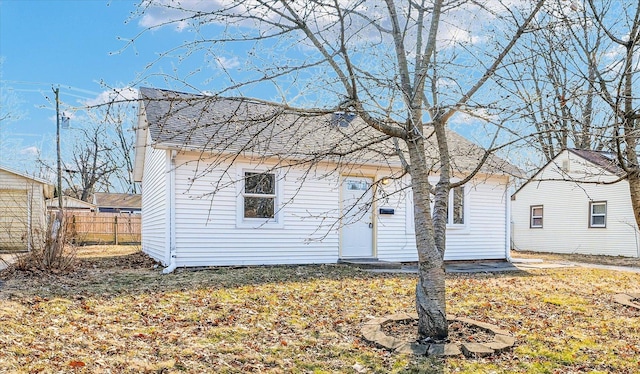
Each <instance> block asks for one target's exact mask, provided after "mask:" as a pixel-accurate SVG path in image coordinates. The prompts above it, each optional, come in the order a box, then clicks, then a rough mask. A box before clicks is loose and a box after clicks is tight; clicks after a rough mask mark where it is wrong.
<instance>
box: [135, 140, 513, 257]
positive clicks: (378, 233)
mask: <svg viewBox="0 0 640 374" xmlns="http://www.w3.org/2000/svg"><path fill="white" fill-rule="evenodd" d="M214 157H215V156H214ZM168 162H169V155H168V152H166V151H153V152H149V153H148V154H147V156H146V161H145V170H144V179H145V180H144V181H143V248H144V250H145V252H147V253H149V254H151V255H152V256H154V258H158V259H161V260H162V261H164V262H165V264H166V262H167V261H168V256H169V254H168V248H169V245H170V244H169V243H170V242H171V238H169V237H168V236H167V235H168V233H170V232H175V237H174V239H173V240H174V242H175V255H176V265H177V266H178V267H184V266H215V265H266V264H307V263H335V262H337V261H338V260H339V255H340V227H339V224H338V223H339V222H340V214H341V213H340V212H341V206H340V198H341V196H340V194H341V186H340V181H341V180H340V174H339V173H338V172H336V168H335V165H331V164H327V165H326V166H318V167H316V168H314V169H313V170H305V169H298V168H290V169H287V168H284V169H276V170H275V173H276V175H277V187H276V191H277V192H276V196H277V199H278V203H277V205H278V208H277V211H278V213H276V214H277V215H279V217H278V223H279V225H276V226H270V225H268V224H264V225H260V224H258V225H253V226H251V227H248V226H243V225H238V220H239V219H242V217H241V216H239V215H241V214H243V206H242V205H239V202H241V201H242V199H239V196H241V195H242V175H244V174H243V172H244V171H248V170H258V171H265V170H271V168H273V167H274V165H275V164H270V163H269V162H268V161H264V160H260V161H252V160H251V159H248V158H244V159H238V160H235V163H234V165H233V166H232V165H229V164H227V163H224V162H221V161H220V159H215V160H213V161H212V160H207V159H203V158H202V154H200V153H179V154H178V155H177V157H176V159H175V165H176V168H175V171H174V172H175V192H174V196H175V213H174V216H175V227H174V229H173V230H170V228H169V225H168V223H167V221H168V220H169V214H168V213H167V212H168V210H169V207H168V204H169V201H170V199H169V197H168V194H169V191H168V188H169V187H168V186H169V185H170V178H169V169H170V168H168V166H167V165H168ZM214 162H215V163H216V167H215V168H211V164H212V163H214ZM240 171H242V172H240ZM358 173H360V174H359V175H362V176H372V177H373V176H375V178H374V180H378V179H380V178H381V177H382V176H385V175H390V174H391V173H392V172H391V171H390V170H383V168H371V167H369V168H367V167H362V168H359V169H358ZM507 182H508V177H489V176H481V177H479V178H478V179H477V181H476V180H474V181H471V182H469V183H468V184H467V185H466V186H465V188H464V192H465V198H464V204H463V208H464V210H463V213H462V216H463V217H464V224H458V225H449V226H448V230H447V249H446V253H445V259H447V260H473V259H504V258H505V256H506V254H505V248H506V247H505V245H506V241H507V238H506V231H507V229H506V208H505V204H506V200H505V199H506V193H505V191H506V184H507ZM409 183H410V182H409V179H408V178H405V180H402V181H394V182H392V183H391V184H390V185H387V186H378V187H377V189H376V199H374V205H373V212H374V225H373V233H374V244H373V247H374V252H373V253H374V256H375V257H377V258H379V259H380V260H387V261H417V251H416V246H415V235H414V232H413V229H411V230H408V229H407V227H408V224H407V218H408V215H407V208H408V205H407V203H406V198H407V194H410V189H409V188H407V189H404V190H403V191H401V192H398V191H397V190H398V189H400V188H403V187H406V186H408V185H409ZM146 194H148V195H149V196H146V197H145V195H146ZM239 207H240V209H239ZM380 208H385V209H393V211H394V214H383V215H381V214H379V209H380ZM409 208H410V207H409ZM409 215H410V216H411V217H412V216H413V215H412V214H409Z"/></svg>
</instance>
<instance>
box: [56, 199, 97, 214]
mask: <svg viewBox="0 0 640 374" xmlns="http://www.w3.org/2000/svg"><path fill="white" fill-rule="evenodd" d="M59 206H60V202H59V201H58V198H53V199H48V200H47V209H49V210H53V209H58V207H59ZM62 207H63V208H64V210H65V211H67V212H68V211H73V212H95V211H96V206H95V205H94V204H92V203H88V202H86V201H82V200H80V199H76V198H75V197H71V196H62Z"/></svg>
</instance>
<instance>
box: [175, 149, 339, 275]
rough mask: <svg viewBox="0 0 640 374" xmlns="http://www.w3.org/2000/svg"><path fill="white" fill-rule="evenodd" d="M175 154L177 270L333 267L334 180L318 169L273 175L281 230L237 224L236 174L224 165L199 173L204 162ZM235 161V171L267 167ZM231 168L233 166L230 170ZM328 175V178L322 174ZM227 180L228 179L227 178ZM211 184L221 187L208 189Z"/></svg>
mask: <svg viewBox="0 0 640 374" xmlns="http://www.w3.org/2000/svg"><path fill="white" fill-rule="evenodd" d="M197 156H199V155H197V154H187V155H179V156H178V158H177V160H176V164H177V165H180V166H179V167H178V169H177V170H176V204H175V206H176V213H175V216H176V228H175V230H176V248H177V254H178V258H177V264H178V266H208V265H253V264H258V265H259V264H304V263H335V262H337V260H338V246H339V235H338V227H337V225H335V222H337V220H338V219H339V213H340V210H339V198H340V187H339V179H338V177H337V176H334V175H332V174H330V173H327V171H328V170H321V168H318V169H317V170H316V172H315V173H310V174H308V175H305V170H296V169H287V170H282V171H279V172H278V173H279V174H281V177H279V178H281V179H280V180H279V182H280V183H281V187H280V189H281V190H282V199H281V202H280V204H279V205H280V210H281V211H280V214H281V219H282V226H281V227H279V228H275V229H274V228H273V227H269V226H268V225H256V226H255V227H242V226H240V227H239V226H237V224H236V223H237V215H238V214H239V213H238V212H239V211H240V212H241V211H242V210H241V209H240V210H238V209H237V204H238V201H239V199H238V198H237V197H238V195H237V193H238V187H237V183H242V181H241V180H239V179H238V178H237V174H236V173H228V172H226V173H225V169H226V167H227V166H228V165H220V167H219V168H216V169H215V170H213V171H211V172H208V173H205V174H204V175H202V176H199V177H197V178H194V175H199V174H200V172H199V170H198V169H197V168H198V167H200V168H202V167H203V163H205V162H206V160H201V161H200V164H199V163H198V162H195V161H194V162H188V161H189V160H190V159H194V158H196V157H197ZM270 166H273V165H265V164H264V163H262V164H261V165H260V166H254V165H252V164H251V162H250V160H248V159H247V160H244V161H242V160H240V161H238V162H237V164H236V165H235V167H237V168H238V169H241V170H256V169H259V168H267V169H268V168H269V167H270ZM235 167H234V168H235ZM325 174H328V175H329V176H328V177H325V176H324V175H325ZM232 178H233V179H232ZM215 186H223V187H221V188H220V189H219V190H217V191H214V188H215Z"/></svg>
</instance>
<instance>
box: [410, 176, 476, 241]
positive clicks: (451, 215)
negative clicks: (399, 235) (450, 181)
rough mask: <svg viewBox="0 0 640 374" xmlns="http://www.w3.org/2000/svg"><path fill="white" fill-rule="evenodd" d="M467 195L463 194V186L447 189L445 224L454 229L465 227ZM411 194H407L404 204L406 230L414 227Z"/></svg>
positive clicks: (411, 229)
mask: <svg viewBox="0 0 640 374" xmlns="http://www.w3.org/2000/svg"><path fill="white" fill-rule="evenodd" d="M430 198H431V203H430V206H431V212H433V205H434V203H433V198H434V196H433V195H431V196H430ZM467 204H468V202H467V197H466V195H465V188H464V186H459V187H456V188H452V189H451V190H450V191H449V202H448V205H447V226H449V227H451V228H456V229H462V228H465V227H466V225H467V222H466V220H467V218H466V215H467V214H468V212H467ZM413 219H414V217H413V194H409V195H408V197H407V206H406V220H407V224H406V227H407V232H410V231H413V230H414V228H415V225H414V222H413Z"/></svg>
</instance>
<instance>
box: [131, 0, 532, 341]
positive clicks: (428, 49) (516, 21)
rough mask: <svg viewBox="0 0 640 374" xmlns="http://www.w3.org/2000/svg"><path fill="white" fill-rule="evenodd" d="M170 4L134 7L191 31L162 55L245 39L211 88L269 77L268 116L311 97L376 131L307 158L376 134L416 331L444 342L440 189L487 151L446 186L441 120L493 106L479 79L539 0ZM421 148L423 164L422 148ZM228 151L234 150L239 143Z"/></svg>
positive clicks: (497, 63)
mask: <svg viewBox="0 0 640 374" xmlns="http://www.w3.org/2000/svg"><path fill="white" fill-rule="evenodd" d="M181 4H182V3H177V2H167V1H152V0H150V1H143V2H142V4H141V5H140V7H139V9H140V15H141V16H144V18H143V19H144V20H145V22H147V21H149V19H153V18H154V16H155V14H154V11H155V10H157V8H158V7H159V8H162V9H163V11H164V12H163V14H165V15H166V14H169V15H172V16H173V17H172V18H170V19H164V20H159V21H158V22H157V23H156V24H155V26H150V29H153V28H154V27H162V26H166V25H175V26H177V27H178V28H184V27H190V28H191V30H192V32H193V35H195V39H194V40H193V42H190V43H186V44H185V45H183V46H180V47H177V48H176V49H174V50H172V51H171V53H172V54H175V53H176V52H177V51H180V48H183V52H184V53H183V57H185V56H193V55H198V54H199V53H203V54H204V56H206V57H208V58H212V59H216V60H217V61H218V62H222V61H223V60H224V61H229V60H233V59H234V58H235V56H231V57H229V53H230V52H229V50H228V48H227V47H228V46H229V45H232V44H234V43H235V44H242V43H248V44H249V45H248V46H247V45H246V44H245V45H244V48H246V50H247V51H248V52H247V53H248V59H247V61H246V62H245V65H244V66H246V67H247V68H248V70H247V71H243V72H242V74H236V73H235V72H234V71H233V69H225V68H224V67H223V69H222V71H223V72H224V74H226V77H227V78H228V85H227V86H226V87H225V88H224V89H222V90H220V92H219V94H223V93H226V92H231V91H232V92H236V93H239V94H240V95H243V94H244V92H245V91H248V90H250V89H256V87H264V86H265V83H270V84H273V85H274V86H275V91H272V92H277V93H278V95H279V96H280V97H281V100H282V101H284V104H283V110H281V111H278V112H275V113H272V114H273V115H287V113H290V112H291V111H295V112H296V113H298V114H305V113H307V114H308V113H312V112H313V111H311V110H309V109H301V108H295V107H294V106H293V105H291V104H290V103H289V101H290V100H291V101H293V102H297V103H299V104H300V103H301V104H305V105H304V106H306V107H308V106H309V104H310V103H313V102H315V103H322V106H324V109H322V110H318V111H316V113H315V114H316V115H318V113H329V112H348V113H354V114H355V115H357V117H359V118H360V119H361V120H362V121H363V123H364V124H366V130H365V132H366V133H373V134H377V135H375V136H373V139H376V140H375V141H371V142H366V141H355V140H353V138H351V139H352V140H351V141H350V142H347V143H348V144H351V145H352V146H354V147H355V148H356V149H351V150H349V149H342V148H339V149H333V150H332V152H333V153H331V152H329V153H325V154H322V155H316V157H318V158H329V157H334V158H335V157H342V156H344V155H345V154H348V152H357V151H362V150H363V149H370V150H373V151H375V148H374V146H375V145H376V144H380V142H382V141H384V140H385V139H390V140H391V141H392V143H393V144H395V155H394V157H399V158H400V159H401V160H403V162H404V168H405V170H406V172H408V173H409V174H410V175H411V189H412V193H413V201H414V217H415V227H416V233H415V235H416V243H417V250H418V258H419V280H418V284H417V287H416V308H417V312H418V316H419V328H418V330H419V334H420V335H421V336H422V337H423V338H433V339H442V338H445V337H446V336H447V335H448V324H447V320H446V312H445V274H444V266H443V258H444V251H445V240H446V236H445V233H446V223H447V209H448V207H447V204H448V197H449V192H450V190H451V189H452V188H455V187H457V186H461V185H462V184H464V183H466V182H468V181H469V180H470V179H471V178H473V176H474V175H475V173H477V172H478V171H479V170H480V168H481V167H482V165H483V163H484V162H485V161H486V160H487V159H489V157H490V153H489V152H487V153H484V154H481V155H480V156H479V157H477V166H476V167H475V168H472V170H470V171H468V172H467V173H466V175H464V176H463V177H462V178H461V180H459V181H457V182H452V173H453V170H454V166H455V165H454V164H453V161H452V159H451V157H450V144H449V141H450V139H449V138H450V136H451V133H450V132H449V131H447V127H448V124H449V122H450V120H451V119H452V117H453V116H454V115H456V114H457V113H459V112H460V111H465V112H467V113H469V114H471V115H474V116H477V115H478V113H479V112H486V111H490V110H492V108H496V107H499V105H498V103H499V99H498V98H497V97H495V96H494V95H491V94H489V91H488V89H487V87H485V86H486V85H487V83H489V82H490V81H491V79H492V77H494V76H495V74H496V72H497V71H498V70H499V69H501V68H502V67H503V62H504V60H505V57H506V56H507V55H508V54H509V52H510V51H511V50H512V49H513V47H514V46H515V45H516V43H517V42H518V40H519V39H520V37H521V36H522V35H523V33H525V32H526V31H527V30H528V27H529V25H530V22H531V20H532V19H533V18H534V17H535V15H536V13H537V12H538V10H539V9H540V8H541V6H542V4H543V0H539V1H536V2H533V3H532V2H524V1H523V2H521V3H517V6H514V4H513V2H504V3H503V2H502V1H500V0H496V1H486V2H475V1H462V0H461V1H457V0H454V1H444V0H433V1H429V0H421V1H400V2H396V1H395V0H386V1H384V2H368V1H364V0H362V1H352V2H347V3H345V2H338V1H320V0H315V1H305V2H291V1H286V0H255V1H239V0H238V1H228V2H224V3H223V4H222V5H221V4H218V3H207V5H206V6H205V8H199V9H188V8H186V7H185V6H183V5H181ZM489 25H492V26H490V27H491V32H489V33H485V34H483V35H482V36H483V37H480V38H478V39H477V40H476V39H475V34H476V33H478V34H479V33H481V29H482V27H489ZM133 42H134V43H135V40H134V41H133ZM218 48H219V49H218ZM225 48H226V49H225ZM168 55H169V52H167V53H165V54H163V56H168ZM238 65H240V64H236V66H238ZM194 74H195V73H194ZM314 74H315V75H314ZM183 78H184V77H176V79H178V80H182V79H183ZM302 97H304V98H305V99H306V101H305V100H303V99H301V98H302ZM300 106H302V105H300ZM261 131H263V132H264V131H267V130H266V129H261ZM216 135H218V136H219V135H220V134H216ZM349 136H353V135H349ZM369 139H371V138H369ZM214 140H215V141H218V140H219V138H217V139H214V138H212V141H214ZM241 140H242V138H241V137H238V139H237V141H241ZM428 144H430V145H431V148H432V149H430V153H433V154H432V156H435V163H434V162H432V160H433V159H432V158H431V157H427V156H426V153H427V147H428ZM357 145H359V147H358V146H357ZM341 146H344V145H341ZM239 147H240V150H239V151H238V152H242V150H243V148H242V145H240V146H239ZM391 149H392V150H394V148H393V147H392V148H391ZM386 150H387V149H385V151H386ZM403 150H404V151H403ZM405 151H406V153H405ZM381 153H384V152H381ZM385 154H386V153H385ZM405 154H406V155H408V157H405ZM432 173H437V175H438V178H439V179H438V182H437V183H436V184H435V185H432V184H431V182H430V180H429V175H430V174H432ZM432 202H433V211H432V208H431V203H432Z"/></svg>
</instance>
